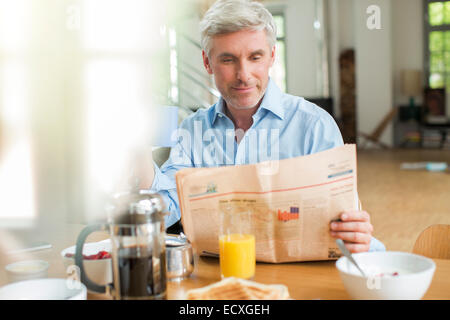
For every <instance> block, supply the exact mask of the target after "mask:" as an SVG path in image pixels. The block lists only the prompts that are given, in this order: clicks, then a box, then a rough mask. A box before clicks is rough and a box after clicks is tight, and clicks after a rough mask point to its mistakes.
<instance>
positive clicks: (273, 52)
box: [270, 46, 276, 67]
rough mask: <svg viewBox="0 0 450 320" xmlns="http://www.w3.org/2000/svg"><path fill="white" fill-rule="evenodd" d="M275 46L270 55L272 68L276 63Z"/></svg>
mask: <svg viewBox="0 0 450 320" xmlns="http://www.w3.org/2000/svg"><path fill="white" fill-rule="evenodd" d="M275 51H276V50H275V46H273V47H272V51H271V53H270V66H271V67H272V66H273V63H274V62H275Z"/></svg>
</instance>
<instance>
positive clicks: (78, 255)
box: [75, 224, 108, 293]
mask: <svg viewBox="0 0 450 320" xmlns="http://www.w3.org/2000/svg"><path fill="white" fill-rule="evenodd" d="M105 230H108V225H107V224H95V225H90V226H87V227H85V228H84V229H83V230H82V231H81V232H80V234H79V235H78V239H77V244H76V248H75V264H76V266H77V267H78V268H80V277H81V282H82V283H83V284H84V285H85V286H86V287H87V288H88V289H89V290H91V291H94V292H98V293H106V288H107V286H104V285H99V284H97V283H95V282H93V281H92V280H91V279H89V277H88V276H87V274H86V272H85V271H84V259H83V246H84V242H85V241H86V238H87V237H88V236H89V235H90V234H91V233H93V232H96V231H105Z"/></svg>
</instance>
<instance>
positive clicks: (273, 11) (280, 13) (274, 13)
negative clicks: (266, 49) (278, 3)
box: [268, 8, 289, 93]
mask: <svg viewBox="0 0 450 320" xmlns="http://www.w3.org/2000/svg"><path fill="white" fill-rule="evenodd" d="M268 10H269V11H270V13H271V14H272V16H273V17H274V18H275V17H276V16H281V17H283V30H284V34H283V36H282V37H280V36H279V35H278V33H277V37H276V43H277V42H278V41H282V42H283V43H284V86H285V93H287V92H289V81H288V79H289V77H288V70H289V68H288V59H287V41H286V39H287V37H286V35H287V30H286V14H285V12H284V8H268ZM276 43H275V45H276Z"/></svg>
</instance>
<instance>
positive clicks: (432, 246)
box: [413, 224, 450, 259]
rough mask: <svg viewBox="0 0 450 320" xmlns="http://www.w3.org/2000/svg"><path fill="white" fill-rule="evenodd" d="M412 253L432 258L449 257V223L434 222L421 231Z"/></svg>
mask: <svg viewBox="0 0 450 320" xmlns="http://www.w3.org/2000/svg"><path fill="white" fill-rule="evenodd" d="M413 253H417V254H420V255H423V256H426V257H429V258H434V259H450V225H447V224H435V225H432V226H429V227H428V228H426V229H425V230H424V231H422V233H421V234H420V235H419V237H418V238H417V240H416V243H415V244H414V248H413Z"/></svg>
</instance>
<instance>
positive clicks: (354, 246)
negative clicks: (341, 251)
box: [344, 242, 370, 253]
mask: <svg viewBox="0 0 450 320" xmlns="http://www.w3.org/2000/svg"><path fill="white" fill-rule="evenodd" d="M344 244H345V247H346V248H347V249H348V251H350V252H351V253H358V252H367V251H369V249H370V244H361V243H351V242H344Z"/></svg>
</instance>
